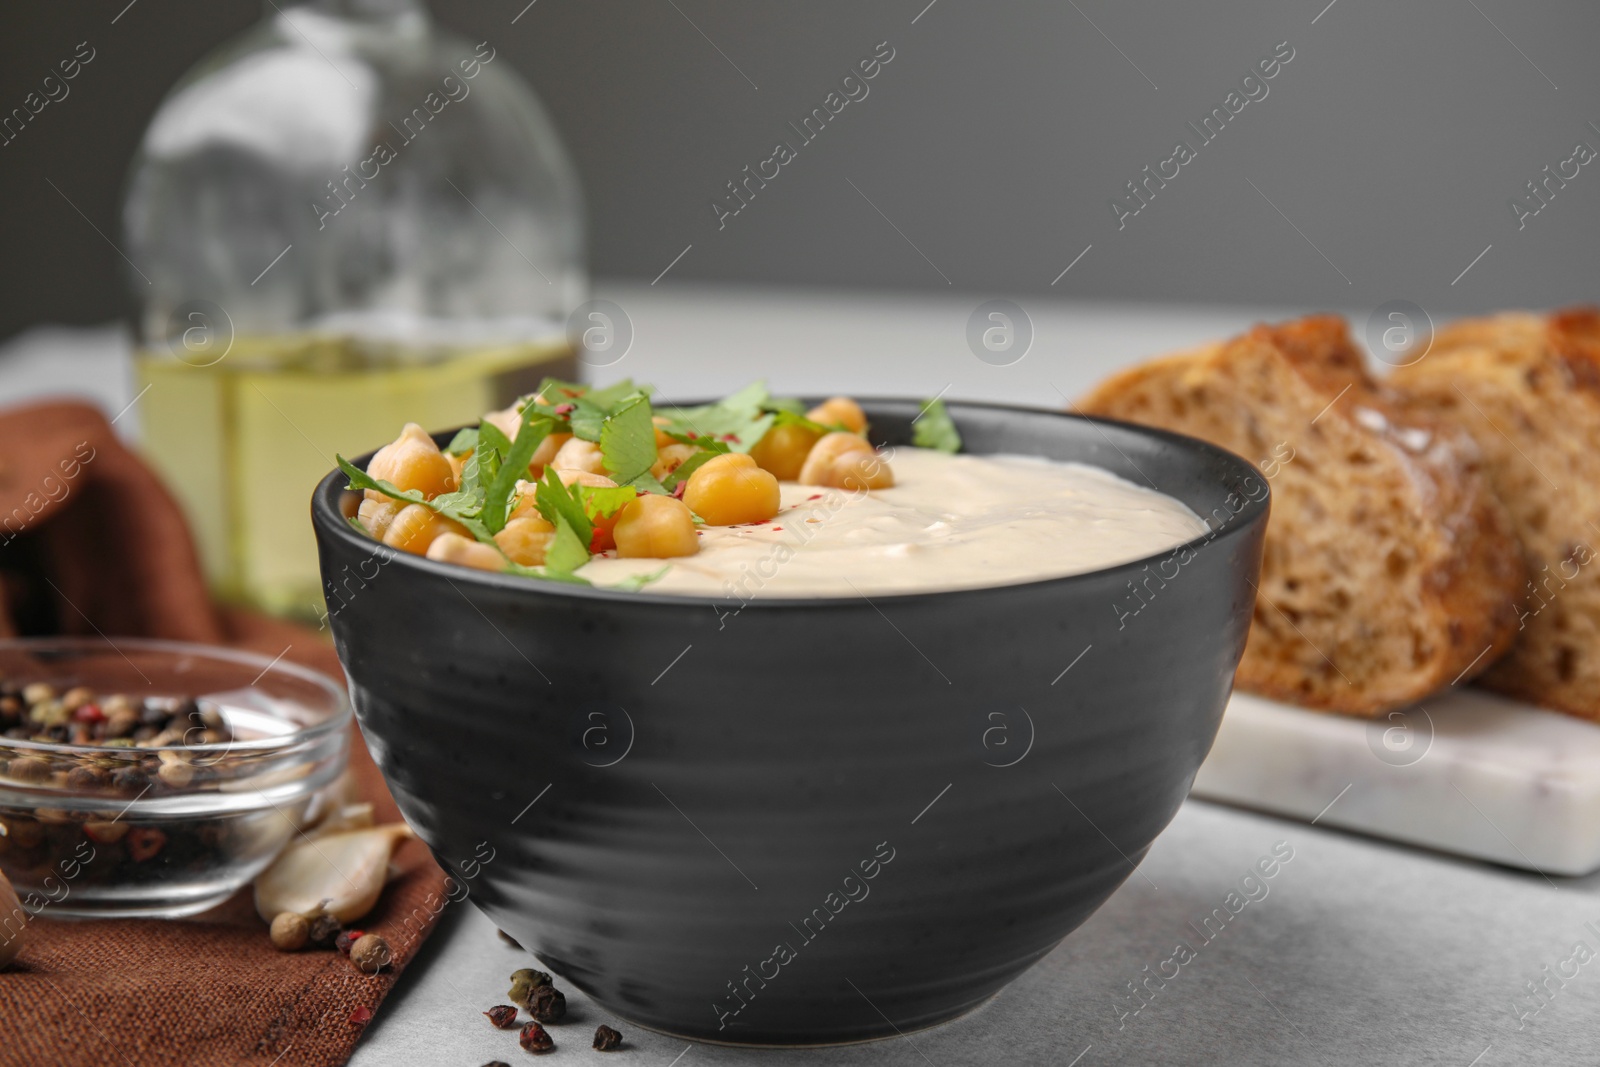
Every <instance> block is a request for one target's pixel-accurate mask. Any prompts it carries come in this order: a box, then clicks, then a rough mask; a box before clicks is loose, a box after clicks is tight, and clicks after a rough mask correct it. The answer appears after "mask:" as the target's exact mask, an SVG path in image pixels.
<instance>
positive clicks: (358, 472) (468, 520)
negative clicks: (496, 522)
mask: <svg viewBox="0 0 1600 1067" xmlns="http://www.w3.org/2000/svg"><path fill="white" fill-rule="evenodd" d="M334 459H335V460H337V461H338V464H339V469H340V470H341V471H343V472H344V473H345V476H346V477H348V478H349V479H350V484H349V485H348V486H347V487H346V488H349V489H374V490H377V491H378V492H380V493H382V494H383V495H384V496H386V497H390V498H391V499H394V500H400V501H404V502H405V503H407V504H421V505H422V506H423V507H425V508H427V509H428V510H429V511H433V512H436V513H437V514H440V515H443V516H444V517H445V518H447V519H454V520H455V521H456V522H459V523H460V524H461V525H462V526H465V527H466V528H467V530H468V532H469V533H471V534H472V536H473V537H476V538H477V539H478V540H480V541H488V542H489V543H491V544H493V543H494V535H492V534H491V533H490V532H489V531H488V529H487V528H486V527H485V526H484V525H483V523H481V522H479V521H478V518H477V516H476V514H471V515H469V514H466V513H465V512H464V511H462V510H461V509H460V508H459V507H457V506H456V504H457V503H458V502H457V501H455V500H452V499H450V498H453V497H458V496H459V495H460V494H458V493H445V494H442V495H441V496H439V497H438V498H437V499H434V500H429V499H428V498H426V497H424V496H423V495H422V493H421V491H419V490H416V489H405V490H402V489H396V488H395V487H394V486H393V485H391V484H390V483H388V482H386V481H384V480H383V479H381V478H374V477H372V476H371V475H370V474H368V473H367V472H366V471H364V470H362V469H361V468H360V467H357V466H356V465H355V464H353V463H351V462H350V461H349V460H347V459H345V458H344V457H343V456H338V455H336V456H334Z"/></svg>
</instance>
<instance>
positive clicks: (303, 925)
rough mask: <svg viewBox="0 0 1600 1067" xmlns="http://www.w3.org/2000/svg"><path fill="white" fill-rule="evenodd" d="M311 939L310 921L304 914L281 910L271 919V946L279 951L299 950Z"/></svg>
mask: <svg viewBox="0 0 1600 1067" xmlns="http://www.w3.org/2000/svg"><path fill="white" fill-rule="evenodd" d="M309 940H311V923H310V922H308V921H307V920H306V917H305V916H304V915H296V914H295V913H294V912H292V911H286V912H283V913H281V914H279V915H277V916H276V917H274V918H273V920H272V947H273V948H276V949H277V950H278V951H280V952H299V951H300V950H301V949H303V948H305V947H306V942H307V941H309Z"/></svg>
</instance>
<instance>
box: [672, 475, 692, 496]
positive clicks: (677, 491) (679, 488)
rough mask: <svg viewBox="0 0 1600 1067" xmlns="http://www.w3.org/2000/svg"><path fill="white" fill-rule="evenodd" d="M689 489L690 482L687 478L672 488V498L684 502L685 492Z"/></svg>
mask: <svg viewBox="0 0 1600 1067" xmlns="http://www.w3.org/2000/svg"><path fill="white" fill-rule="evenodd" d="M687 488H689V480H688V479H687V478H685V479H684V480H683V481H681V482H679V483H678V484H677V485H675V486H673V487H672V498H673V499H674V500H682V499H683V491H684V490H685V489H687Z"/></svg>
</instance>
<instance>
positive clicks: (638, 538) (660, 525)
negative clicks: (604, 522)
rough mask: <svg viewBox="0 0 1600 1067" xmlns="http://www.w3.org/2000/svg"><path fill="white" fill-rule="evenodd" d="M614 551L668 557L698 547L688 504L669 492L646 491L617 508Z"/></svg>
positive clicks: (691, 552) (628, 555)
mask: <svg viewBox="0 0 1600 1067" xmlns="http://www.w3.org/2000/svg"><path fill="white" fill-rule="evenodd" d="M615 535H616V539H617V554H618V555H619V556H622V557H623V558H625V559H639V558H652V559H670V558H671V557H673V556H692V555H694V554H695V553H696V552H698V551H700V538H699V536H698V534H697V533H696V531H695V528H694V516H692V515H691V514H689V508H688V505H686V504H684V502H683V501H681V500H675V499H674V498H672V497H670V496H661V495H660V494H659V493H647V494H645V495H644V496H641V497H637V498H635V499H633V500H630V501H629V502H628V503H627V504H626V505H625V506H624V507H623V508H622V510H621V511H619V512H617V526H616V531H615Z"/></svg>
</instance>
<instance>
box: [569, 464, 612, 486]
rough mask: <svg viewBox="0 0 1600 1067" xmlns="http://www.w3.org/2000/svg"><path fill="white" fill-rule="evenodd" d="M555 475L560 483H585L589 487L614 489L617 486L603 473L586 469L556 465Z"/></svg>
mask: <svg viewBox="0 0 1600 1067" xmlns="http://www.w3.org/2000/svg"><path fill="white" fill-rule="evenodd" d="M556 477H557V478H560V479H561V484H562V485H573V484H577V485H586V486H588V487H589V488H591V489H615V488H616V487H617V483H616V482H614V481H612V480H611V479H610V478H608V477H606V476H605V475H604V474H595V473H592V472H590V471H586V470H572V469H570V468H565V467H557V468H556Z"/></svg>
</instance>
